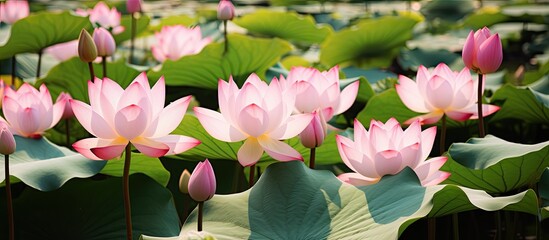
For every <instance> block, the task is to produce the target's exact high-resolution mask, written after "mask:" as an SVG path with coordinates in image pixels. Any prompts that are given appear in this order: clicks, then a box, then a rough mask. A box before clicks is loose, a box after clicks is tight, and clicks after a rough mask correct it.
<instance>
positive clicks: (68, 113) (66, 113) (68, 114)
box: [57, 92, 74, 119]
mask: <svg viewBox="0 0 549 240" xmlns="http://www.w3.org/2000/svg"><path fill="white" fill-rule="evenodd" d="M70 99H72V97H71V95H70V94H69V93H65V92H62V93H61V94H59V97H57V102H59V101H65V109H64V110H63V115H62V116H61V118H62V119H69V118H72V117H74V112H73V111H72V107H71V103H70V101H69V100H70Z"/></svg>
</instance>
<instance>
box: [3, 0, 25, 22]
mask: <svg viewBox="0 0 549 240" xmlns="http://www.w3.org/2000/svg"><path fill="white" fill-rule="evenodd" d="M28 15H29V3H28V2H27V1H26V0H7V1H6V2H3V3H0V21H2V22H6V23H9V24H13V23H14V22H17V20H19V19H21V18H24V17H26V16H28Z"/></svg>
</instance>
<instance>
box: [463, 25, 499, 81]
mask: <svg viewBox="0 0 549 240" xmlns="http://www.w3.org/2000/svg"><path fill="white" fill-rule="evenodd" d="M462 57H463V62H464V63H465V66H467V67H468V68H470V69H471V70H473V71H475V72H477V73H480V74H486V73H492V72H495V71H497V70H498V68H499V65H501V61H502V60H503V50H502V47H501V40H500V39H499V35H498V34H497V33H496V34H494V35H492V34H491V33H490V29H488V28H487V27H484V28H482V29H480V30H477V31H476V32H475V33H473V31H471V32H470V33H469V36H468V37H467V40H466V41H465V45H464V46H463V51H462Z"/></svg>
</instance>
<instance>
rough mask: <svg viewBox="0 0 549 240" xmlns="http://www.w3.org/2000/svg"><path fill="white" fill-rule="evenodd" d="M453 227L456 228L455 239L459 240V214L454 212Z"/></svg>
mask: <svg viewBox="0 0 549 240" xmlns="http://www.w3.org/2000/svg"><path fill="white" fill-rule="evenodd" d="M452 228H454V240H459V215H458V213H454V214H452Z"/></svg>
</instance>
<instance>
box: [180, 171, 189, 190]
mask: <svg viewBox="0 0 549 240" xmlns="http://www.w3.org/2000/svg"><path fill="white" fill-rule="evenodd" d="M190 179H191V173H190V172H189V171H188V170H187V169H185V170H183V172H182V173H181V177H179V191H180V192H181V193H184V194H189V180H190Z"/></svg>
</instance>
